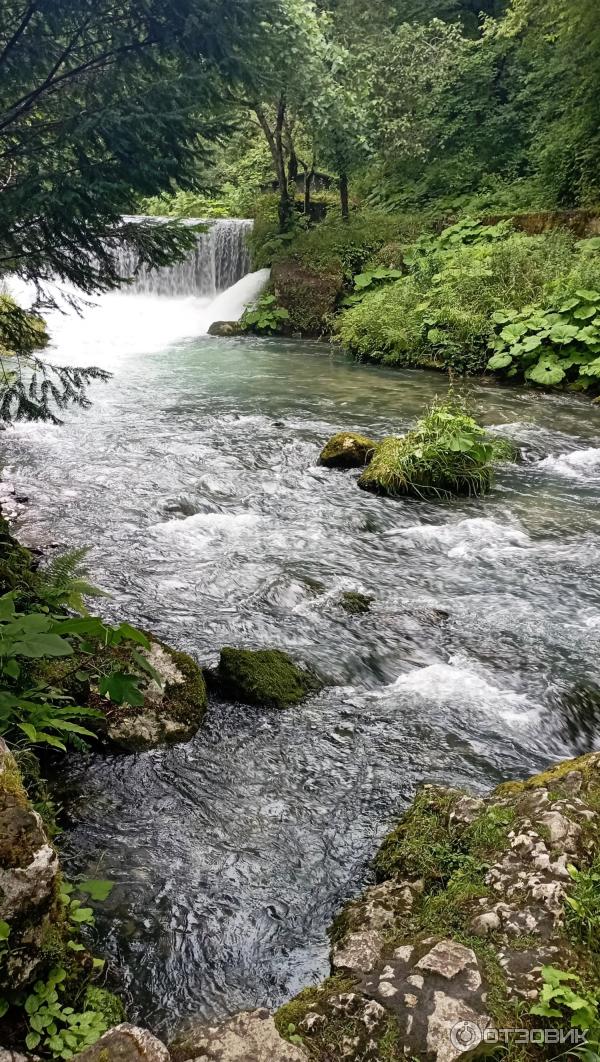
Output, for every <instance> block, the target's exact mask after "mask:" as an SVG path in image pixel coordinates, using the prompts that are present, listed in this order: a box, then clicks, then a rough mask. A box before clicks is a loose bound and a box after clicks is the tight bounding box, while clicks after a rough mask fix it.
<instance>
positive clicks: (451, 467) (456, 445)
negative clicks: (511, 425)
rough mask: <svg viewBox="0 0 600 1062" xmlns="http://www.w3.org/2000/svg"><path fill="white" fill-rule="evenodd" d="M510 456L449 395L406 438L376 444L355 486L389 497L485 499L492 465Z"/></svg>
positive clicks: (390, 438)
mask: <svg viewBox="0 0 600 1062" xmlns="http://www.w3.org/2000/svg"><path fill="white" fill-rule="evenodd" d="M508 454H509V449H508V447H507V444H506V442H505V440H498V441H497V440H495V439H493V438H492V437H491V436H489V435H488V434H487V433H486V431H485V430H484V429H483V428H482V427H480V425H479V424H477V422H476V421H475V420H474V419H473V417H472V416H471V415H470V413H469V412H468V409H467V408H466V406H465V405H464V404H463V403H462V402H461V401H460V400H459V399H457V398H456V397H454V396H450V397H449V398H447V399H446V400H445V401H444V402H440V401H436V402H434V403H433V405H432V406H431V408H430V409H429V410H428V412H427V413H426V414H425V416H424V417H422V418H421V419H420V420H419V421H418V422H417V424H416V426H415V427H414V428H413V430H412V431H410V432H408V434H407V435H404V436H401V437H395V436H391V437H389V438H387V439H384V440H383V442H381V443H379V445H378V446H377V447H376V449H375V452H374V454H373V458H372V460H371V463H370V464H369V466H368V467H367V468H366V469H365V471H364V472H363V473H362V475H361V477H360V479H359V481H358V485H359V487H362V489H363V490H369V491H372V492H373V493H376V494H386V495H390V496H391V497H399V496H403V495H405V496H411V497H417V498H427V497H444V496H452V495H481V494H486V493H487V491H489V489H490V487H491V484H492V476H493V466H494V463H496V462H497V461H501V460H506V459H507V457H508Z"/></svg>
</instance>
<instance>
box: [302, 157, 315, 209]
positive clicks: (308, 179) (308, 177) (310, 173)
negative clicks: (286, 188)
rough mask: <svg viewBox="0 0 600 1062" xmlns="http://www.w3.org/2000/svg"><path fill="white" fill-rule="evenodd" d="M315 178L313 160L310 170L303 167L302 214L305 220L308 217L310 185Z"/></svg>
mask: <svg viewBox="0 0 600 1062" xmlns="http://www.w3.org/2000/svg"><path fill="white" fill-rule="evenodd" d="M314 176H315V159H314V156H313V160H312V163H311V167H310V170H309V168H308V166H305V167H304V213H305V215H306V217H307V218H309V217H310V196H311V192H312V183H313V179H314Z"/></svg>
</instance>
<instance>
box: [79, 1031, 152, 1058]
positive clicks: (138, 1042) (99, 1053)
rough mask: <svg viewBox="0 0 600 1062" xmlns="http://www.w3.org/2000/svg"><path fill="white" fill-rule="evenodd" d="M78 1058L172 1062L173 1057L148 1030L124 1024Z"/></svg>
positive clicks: (105, 1035)
mask: <svg viewBox="0 0 600 1062" xmlns="http://www.w3.org/2000/svg"><path fill="white" fill-rule="evenodd" d="M76 1057H77V1059H78V1060H80V1062H170V1057H171V1056H170V1055H169V1052H168V1051H167V1048H166V1047H165V1045H164V1044H162V1043H161V1042H160V1040H157V1039H156V1037H154V1036H152V1034H151V1033H149V1032H148V1031H147V1030H146V1029H139V1028H138V1027H137V1026H136V1025H128V1024H127V1023H124V1024H123V1025H117V1026H116V1027H115V1028H114V1029H109V1031H108V1032H107V1033H105V1034H104V1036H102V1037H101V1038H100V1039H99V1040H98V1041H97V1043H95V1044H94V1045H93V1047H88V1048H86V1050H85V1051H82V1052H81V1054H79V1055H77V1056H76Z"/></svg>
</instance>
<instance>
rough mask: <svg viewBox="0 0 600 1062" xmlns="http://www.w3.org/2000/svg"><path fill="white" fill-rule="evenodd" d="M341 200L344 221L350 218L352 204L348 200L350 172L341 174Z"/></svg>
mask: <svg viewBox="0 0 600 1062" xmlns="http://www.w3.org/2000/svg"><path fill="white" fill-rule="evenodd" d="M340 202H341V204H342V221H348V220H349V218H350V206H349V202H348V174H347V173H342V174H340Z"/></svg>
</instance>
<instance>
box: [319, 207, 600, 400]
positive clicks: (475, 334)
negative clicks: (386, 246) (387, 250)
mask: <svg viewBox="0 0 600 1062" xmlns="http://www.w3.org/2000/svg"><path fill="white" fill-rule="evenodd" d="M477 232H478V230H477V228H476V227H474V226H473V224H472V223H471V222H464V223H462V225H461V226H452V227H451V228H449V229H447V230H445V232H443V233H442V234H441V236H440V237H438V238H433V237H431V236H425V237H424V238H421V239H420V240H418V241H417V242H416V243H415V244H413V245H412V246H410V247H408V248H406V247H405V248H404V249H403V250H402V251H401V261H402V262H403V264H404V267H405V269H406V275H405V276H404V277H402V278H401V279H400V280H397V281H395V282H392V283H387V284H386V285H385V286H383V287H380V288H378V289H375V290H373V291H371V290H368V291H367V292H366V294H365V295H364V297H363V298H362V299H361V300H360V301H359V302H358V303H357V304H356V305H353V306H351V307H350V308H349V309H347V310H346V311H345V312H343V313H342V314H341V315H340V316H339V317H338V319H337V322H336V335H337V337H338V338H339V340H340V341H341V342H342V343H343V345H344V346H345V347H346V348H347V349H348V350H350V351H352V352H353V353H354V354H355V355H356V356H357V357H359V358H361V359H367V360H373V361H383V362H384V363H386V364H392V365H408V366H411V365H433V366H436V367H440V368H446V369H448V368H449V369H453V370H454V371H456V372H483V371H484V370H485V369H486V368H487V367H489V368H490V369H491V370H496V371H507V370H508V371H509V372H510V371H511V369H513V368H514V369H515V370H516V371H515V372H512V373H511V375H512V376H517V375H518V373H520V378H521V379H522V378H523V377H524V376H525V375H526V378H527V379H528V380H530V381H531V382H532V383H559V382H562V381H563V379H564V380H566V381H573V380H575V378H576V377H577V375H578V374H580V376H582V377H586V376H587V377H589V379H590V382H593V379H592V378H593V377H594V374H595V367H594V361H595V355H596V354H597V351H596V350H595V347H594V344H595V342H596V340H597V335H596V327H597V326H596V325H595V324H594V319H595V317H596V312H595V310H594V309H593V307H594V305H595V294H596V288H597V287H598V285H599V282H600V259H599V257H598V255H597V253H596V251H595V241H593V240H591V241H586V240H584V241H577V240H575V238H574V237H573V236H571V235H570V234H568V233H566V232H560V231H557V232H554V233H550V234H548V235H547V236H527V235H525V234H523V233H516V232H511V231H510V229H507V228H504V227H500V226H494V227H490V226H486V225H483V226H480V227H479V235H477ZM463 233H465V234H466V235H467V239H461V238H459V237H460V236H461V234H463ZM590 244H591V245H592V246H591V247H590ZM586 292H587V295H588V296H589V298H588V300H587V301H586V299H585V298H584V296H585V295H586ZM578 293H579V294H578ZM579 315H584V316H579ZM565 327H566V328H567V331H564V330H562V331H561V328H563V329H564V328H565ZM529 332H531V334H529ZM518 339H520V340H521V342H520V343H519V344H517V346H516V349H514V347H515V344H516V343H517V340H518ZM567 340H568V341H569V343H568V349H567V345H566V344H567ZM490 348H491V350H492V351H493V352H494V356H493V357H492V358H491V359H490ZM538 348H539V349H538ZM509 349H510V351H511V352H512V353H509ZM535 351H537V354H534V352H535ZM517 355H518V356H519V361H518V362H517V361H516V360H515V361H514V362H513V358H515V359H516V357H517ZM541 356H544V358H545V363H546V362H547V361H548V358H549V359H550V362H549V364H553V359H554V358H555V356H556V357H557V358H560V359H562V364H561V366H560V370H561V371H555V372H554V373H553V374H551V378H550V379H546V378H545V377H544V376H543V373H542V371H540V372H539V373H538V372H536V371H535V365H534V362H535V363H537V361H538V360H539V358H540V357H541ZM567 357H569V358H570V359H571V364H570V365H566V363H565V359H566V358H567ZM509 359H510V360H509ZM573 359H574V360H573ZM585 383H586V381H585V380H584V384H583V385H584V386H585ZM578 386H580V387H581V386H582V384H581V383H579V384H578Z"/></svg>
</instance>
